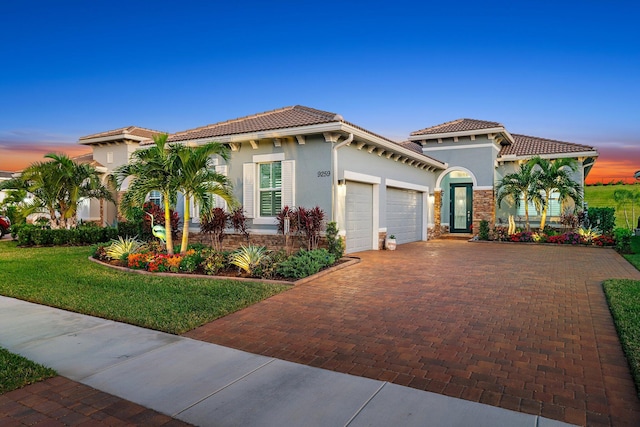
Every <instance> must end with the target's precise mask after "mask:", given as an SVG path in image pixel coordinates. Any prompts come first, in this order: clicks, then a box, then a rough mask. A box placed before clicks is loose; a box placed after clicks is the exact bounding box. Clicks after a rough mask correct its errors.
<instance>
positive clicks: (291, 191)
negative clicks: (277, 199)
mask: <svg viewBox="0 0 640 427" xmlns="http://www.w3.org/2000/svg"><path fill="white" fill-rule="evenodd" d="M272 162H281V163H282V165H281V166H282V169H281V173H282V176H281V179H282V185H281V187H280V191H281V193H280V195H281V202H282V204H283V206H284V205H285V204H286V205H288V206H291V207H293V206H295V190H296V188H295V179H296V178H295V160H285V155H284V153H273V154H256V155H254V156H252V163H245V166H244V167H247V168H250V169H251V171H252V175H253V176H252V182H251V183H250V184H249V185H250V188H246V187H245V190H243V203H244V204H245V209H246V208H247V198H248V199H249V200H250V203H251V210H250V211H249V209H247V218H251V219H252V221H253V224H255V225H278V219H277V218H276V217H261V216H260V198H259V196H260V183H259V182H258V180H259V173H260V170H259V167H260V166H259V165H260V164H261V163H272ZM288 167H290V168H291V170H290V171H289V172H290V174H291V180H290V181H291V182H287V179H286V178H287V168H288ZM245 179H246V176H245V175H244V172H243V180H245ZM244 185H246V182H243V186H244ZM249 193H250V194H249Z"/></svg>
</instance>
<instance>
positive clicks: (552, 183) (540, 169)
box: [529, 156, 582, 230]
mask: <svg viewBox="0 0 640 427" xmlns="http://www.w3.org/2000/svg"><path fill="white" fill-rule="evenodd" d="M529 162H530V163H532V164H533V165H534V166H536V167H537V169H536V170H535V172H534V175H535V184H534V190H535V193H536V194H540V195H542V199H541V200H540V199H538V200H537V205H538V206H539V207H540V208H541V210H542V217H541V219H540V230H543V229H544V226H545V223H546V220H547V212H548V210H549V203H550V200H551V193H553V192H554V191H555V192H557V193H558V202H560V204H561V207H562V208H564V204H565V203H566V202H567V201H568V200H573V202H574V203H575V204H576V205H578V204H580V203H582V186H581V185H580V183H578V182H576V181H574V180H573V179H572V178H571V172H576V171H577V170H578V164H577V162H576V161H575V160H574V159H570V158H564V159H556V160H549V159H543V158H541V157H539V156H536V157H534V158H532V159H531V160H530V161H529Z"/></svg>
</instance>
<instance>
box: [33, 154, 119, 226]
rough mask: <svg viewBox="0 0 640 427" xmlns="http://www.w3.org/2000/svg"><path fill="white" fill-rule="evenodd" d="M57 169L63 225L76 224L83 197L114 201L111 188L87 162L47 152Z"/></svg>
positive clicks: (59, 205) (59, 203)
mask: <svg viewBox="0 0 640 427" xmlns="http://www.w3.org/2000/svg"><path fill="white" fill-rule="evenodd" d="M45 158H49V159H52V160H53V162H50V163H53V167H54V168H55V170H56V172H57V173H56V174H55V176H56V177H57V183H58V185H59V186H60V191H59V192H58V210H59V212H60V221H61V225H62V226H63V227H65V228H69V227H72V226H75V225H76V221H77V216H76V214H77V213H78V204H79V203H80V201H81V200H83V199H103V200H109V201H114V200H113V196H112V195H111V192H110V191H109V189H108V188H107V187H106V186H105V185H103V184H102V182H101V181H100V176H99V174H98V172H97V171H96V169H95V168H94V167H93V166H91V165H89V164H87V163H76V162H74V161H73V160H71V159H70V158H69V157H67V156H66V155H63V154H47V155H46V156H45Z"/></svg>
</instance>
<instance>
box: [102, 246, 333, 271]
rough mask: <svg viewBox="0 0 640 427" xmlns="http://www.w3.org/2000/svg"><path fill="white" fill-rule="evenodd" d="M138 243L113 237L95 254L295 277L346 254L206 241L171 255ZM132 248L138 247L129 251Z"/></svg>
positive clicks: (141, 264)
mask: <svg viewBox="0 0 640 427" xmlns="http://www.w3.org/2000/svg"><path fill="white" fill-rule="evenodd" d="M135 243H139V242H132V240H131V239H124V240H123V239H120V240H119V241H112V243H111V244H110V245H101V246H97V247H96V248H95V250H94V254H93V258H95V259H97V260H99V261H102V262H106V263H109V264H111V265H117V266H120V267H127V268H130V269H133V270H144V271H149V272H162V273H187V274H204V275H210V276H226V277H241V278H256V279H269V280H273V279H276V280H278V279H279V280H288V281H295V280H298V279H301V278H304V277H308V276H311V275H313V274H315V273H317V272H319V271H321V270H324V269H326V268H329V267H331V266H333V265H336V264H339V263H340V262H341V261H340V257H341V255H342V254H341V253H340V254H333V253H330V252H329V251H328V250H327V249H314V250H310V251H306V250H300V251H298V252H296V253H294V254H291V255H287V253H286V252H285V251H284V250H281V251H268V250H266V248H265V247H261V246H246V247H245V246H242V247H241V248H240V249H238V250H236V251H233V252H230V251H216V250H213V249H211V248H209V247H204V246H202V245H197V246H196V247H194V248H192V249H189V250H188V251H186V253H184V254H173V255H169V254H167V253H166V252H164V251H160V250H158V248H155V249H152V248H151V247H150V246H148V245H144V244H142V245H136V244H135ZM130 248H135V249H134V250H131V251H128V249H130ZM129 252H132V253H129ZM336 255H339V257H338V256H336Z"/></svg>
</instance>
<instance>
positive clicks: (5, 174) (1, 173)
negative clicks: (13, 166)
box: [0, 171, 15, 179]
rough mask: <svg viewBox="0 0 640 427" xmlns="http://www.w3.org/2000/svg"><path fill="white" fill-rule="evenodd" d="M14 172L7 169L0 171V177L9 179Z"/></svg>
mask: <svg viewBox="0 0 640 427" xmlns="http://www.w3.org/2000/svg"><path fill="white" fill-rule="evenodd" d="M14 173H15V172H9V171H0V178H6V179H10V178H12V176H13V174H14Z"/></svg>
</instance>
